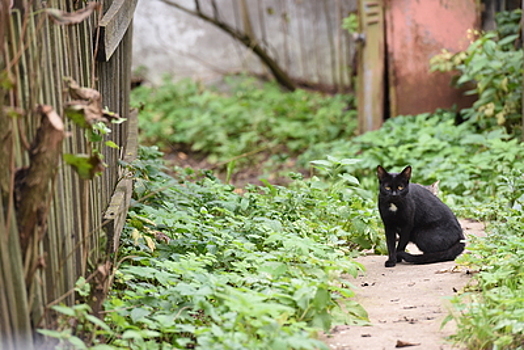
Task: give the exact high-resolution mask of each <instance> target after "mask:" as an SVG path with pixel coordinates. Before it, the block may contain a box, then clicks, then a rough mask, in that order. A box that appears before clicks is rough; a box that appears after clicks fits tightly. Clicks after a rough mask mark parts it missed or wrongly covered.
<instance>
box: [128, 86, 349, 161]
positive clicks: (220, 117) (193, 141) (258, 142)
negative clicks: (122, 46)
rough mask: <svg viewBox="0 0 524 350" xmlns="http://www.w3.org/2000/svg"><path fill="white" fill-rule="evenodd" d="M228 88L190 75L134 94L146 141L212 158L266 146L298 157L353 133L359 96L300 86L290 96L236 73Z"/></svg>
mask: <svg viewBox="0 0 524 350" xmlns="http://www.w3.org/2000/svg"><path fill="white" fill-rule="evenodd" d="M226 83H227V90H228V92H227V93H222V92H219V91H218V90H216V89H213V88H209V87H204V86H203V85H202V84H199V83H196V82H193V81H189V80H185V81H181V82H177V83H175V82H173V81H171V80H169V79H166V80H165V81H164V83H163V84H162V85H161V86H158V87H147V86H141V87H139V88H137V89H135V90H133V92H132V96H131V97H132V101H133V105H134V106H135V107H140V106H142V107H141V108H142V110H141V112H140V114H139V127H140V130H141V133H140V136H141V140H142V142H143V143H145V144H155V145H159V146H161V147H165V146H169V145H171V144H175V145H177V146H182V147H183V148H185V149H187V150H192V151H195V152H201V153H203V154H204V155H206V156H207V159H208V160H209V161H210V162H211V163H216V162H225V161H227V160H229V159H231V158H234V157H238V156H241V155H245V154H250V155H251V158H252V160H251V163H254V162H256V161H257V159H258V158H257V157H256V156H253V154H254V153H257V151H260V150H265V151H269V153H271V154H278V153H284V154H287V155H288V156H289V155H296V154H298V153H300V152H302V151H303V150H304V149H306V148H308V147H309V146H311V145H314V144H316V143H318V142H325V141H331V140H335V139H338V138H348V137H350V136H353V134H354V132H355V130H356V125H357V124H356V123H357V119H356V111H355V110H354V109H353V108H352V107H353V105H354V97H353V96H352V95H335V96H327V95H324V94H321V93H317V92H308V91H305V90H301V89H297V90H296V91H295V92H293V93H284V92H282V91H281V90H280V88H279V87H278V85H277V84H275V83H271V82H270V83H263V84H261V83H260V82H259V81H257V80H255V79H253V78H245V77H243V78H239V77H230V78H229V79H227V80H226Z"/></svg>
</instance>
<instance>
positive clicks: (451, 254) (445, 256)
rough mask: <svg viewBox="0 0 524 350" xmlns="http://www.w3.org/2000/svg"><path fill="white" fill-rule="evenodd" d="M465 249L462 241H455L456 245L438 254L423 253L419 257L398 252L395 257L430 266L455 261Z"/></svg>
mask: <svg viewBox="0 0 524 350" xmlns="http://www.w3.org/2000/svg"><path fill="white" fill-rule="evenodd" d="M465 247H466V244H465V243H464V241H457V243H455V244H453V245H452V246H451V247H450V248H449V249H447V250H443V251H440V252H434V253H424V254H420V255H413V254H409V253H406V252H398V253H397V256H398V257H399V258H402V259H403V260H405V261H406V262H410V263H413V264H431V263H436V262H442V261H451V260H455V258H456V257H457V256H459V255H460V254H461V253H462V252H463V251H464V248H465Z"/></svg>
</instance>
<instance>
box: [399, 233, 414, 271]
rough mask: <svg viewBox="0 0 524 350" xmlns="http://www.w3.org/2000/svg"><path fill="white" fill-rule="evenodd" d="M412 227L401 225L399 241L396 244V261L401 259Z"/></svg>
mask: <svg viewBox="0 0 524 350" xmlns="http://www.w3.org/2000/svg"><path fill="white" fill-rule="evenodd" d="M412 229H413V226H406V227H403V228H402V229H401V230H400V232H399V242H398V246H397V252H396V253H397V254H396V255H397V262H401V261H402V254H401V253H403V252H405V251H406V246H407V245H408V243H409V238H410V236H411V230H412Z"/></svg>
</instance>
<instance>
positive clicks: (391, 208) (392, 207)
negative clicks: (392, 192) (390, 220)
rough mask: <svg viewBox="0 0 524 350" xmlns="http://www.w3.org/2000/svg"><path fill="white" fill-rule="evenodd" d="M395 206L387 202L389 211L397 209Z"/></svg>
mask: <svg viewBox="0 0 524 350" xmlns="http://www.w3.org/2000/svg"><path fill="white" fill-rule="evenodd" d="M397 209H398V208H397V206H396V205H395V204H393V203H389V211H392V212H396V211H397Z"/></svg>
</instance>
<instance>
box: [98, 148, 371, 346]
mask: <svg viewBox="0 0 524 350" xmlns="http://www.w3.org/2000/svg"><path fill="white" fill-rule="evenodd" d="M160 155H161V153H159V152H158V151H156V150H155V149H146V148H143V149H142V159H141V160H140V161H138V162H136V163H134V164H133V165H131V167H132V168H133V170H134V173H135V175H136V181H137V182H136V186H135V196H134V199H135V203H134V205H133V207H132V209H131V212H130V213H129V220H128V227H127V229H126V230H125V233H124V238H123V241H122V245H123V252H122V255H123V256H127V257H128V258H127V259H126V260H125V262H123V263H122V265H121V266H120V268H119V269H118V273H117V275H116V276H115V288H114V290H113V291H112V293H111V295H110V296H109V298H108V300H107V302H106V312H107V316H106V322H107V323H108V324H111V329H112V333H111V334H109V335H108V337H109V343H110V344H111V345H112V346H119V347H128V348H132V349H145V348H147V349H161V348H164V347H169V348H172V347H174V348H180V349H186V348H196V349H326V346H325V345H323V344H322V343H321V342H320V341H318V340H316V339H315V334H316V332H317V331H318V330H319V329H324V330H328V329H329V328H330V326H331V325H332V324H333V322H336V323H362V322H365V320H366V313H365V311H364V310H363V309H362V308H361V307H360V306H359V305H358V304H356V303H355V302H354V301H353V300H352V299H351V297H352V296H353V290H352V288H351V285H349V284H348V282H346V281H344V280H343V279H341V278H340V277H341V275H342V274H351V275H355V274H356V273H358V272H359V271H361V266H360V265H359V264H357V263H355V262H354V261H352V260H351V256H354V255H355V252H356V251H357V250H359V249H363V248H372V247H373V246H374V245H376V244H378V243H380V239H379V238H378V235H379V230H378V227H377V222H378V221H377V220H376V217H375V216H376V214H375V212H374V211H373V210H371V209H370V207H371V204H370V203H368V202H367V201H368V200H367V199H363V198H362V197H361V196H359V195H357V194H356V192H355V191H353V190H352V188H356V187H357V186H358V184H357V183H355V182H353V183H349V182H348V183H347V184H348V185H347V187H348V188H347V189H346V190H345V191H342V192H340V193H334V191H333V189H334V188H333V187H330V185H328V186H327V187H326V186H325V183H324V182H321V181H320V180H318V179H317V180H315V179H312V180H307V181H306V180H304V179H302V178H301V175H299V174H294V177H295V179H294V182H293V183H292V184H291V185H290V186H288V187H280V186H273V185H271V184H269V183H267V184H266V185H265V186H248V187H247V188H246V189H245V192H244V193H242V194H238V193H236V192H235V187H234V186H231V185H228V184H224V183H222V182H220V181H219V180H218V179H216V178H215V177H214V176H213V175H212V174H211V173H210V172H205V171H204V172H195V171H193V170H187V169H186V170H180V172H179V173H178V175H177V176H176V177H175V178H173V177H171V176H169V175H167V174H166V173H165V170H166V169H164V168H163V166H162V162H161V161H160V160H159V159H158V157H159V156H160ZM341 163H350V161H349V160H345V161H344V160H343V161H338V163H337V162H335V161H333V163H332V165H336V164H341ZM321 166H323V165H321ZM340 181H346V182H347V181H348V180H347V179H343V178H340Z"/></svg>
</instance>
